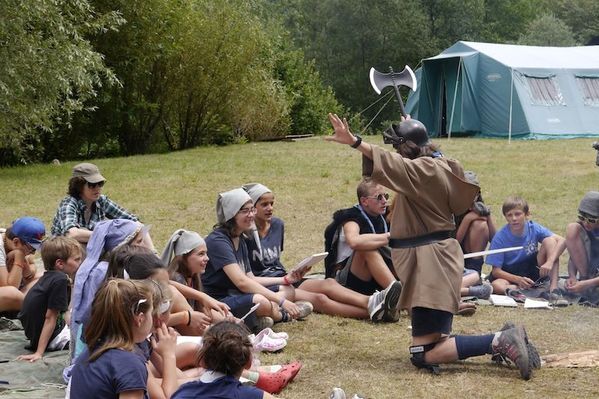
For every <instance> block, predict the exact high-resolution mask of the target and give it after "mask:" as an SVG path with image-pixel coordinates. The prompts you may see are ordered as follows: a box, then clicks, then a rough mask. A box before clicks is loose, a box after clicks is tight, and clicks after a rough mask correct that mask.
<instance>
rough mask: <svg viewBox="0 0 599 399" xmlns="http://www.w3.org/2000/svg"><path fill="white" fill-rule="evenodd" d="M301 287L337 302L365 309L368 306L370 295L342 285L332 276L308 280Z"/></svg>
mask: <svg viewBox="0 0 599 399" xmlns="http://www.w3.org/2000/svg"><path fill="white" fill-rule="evenodd" d="M300 288H301V289H302V290H306V291H310V292H315V293H320V294H325V295H326V296H328V297H329V298H331V299H333V300H335V301H337V302H341V303H345V304H348V305H353V306H356V307H360V308H363V309H367V308H368V298H369V297H367V296H366V295H362V294H360V293H358V292H356V291H354V290H350V289H349V288H346V287H344V286H342V285H341V284H339V283H338V282H337V281H335V280H334V279H332V278H327V279H325V280H306V281H304V282H303V283H302V284H301V285H300Z"/></svg>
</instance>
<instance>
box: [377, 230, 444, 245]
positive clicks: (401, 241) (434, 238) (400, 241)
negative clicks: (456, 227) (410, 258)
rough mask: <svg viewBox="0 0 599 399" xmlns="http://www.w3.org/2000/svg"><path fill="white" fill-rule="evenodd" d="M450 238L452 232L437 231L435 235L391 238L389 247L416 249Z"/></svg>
mask: <svg viewBox="0 0 599 399" xmlns="http://www.w3.org/2000/svg"><path fill="white" fill-rule="evenodd" d="M448 238H451V231H435V232H434V233H429V234H424V235H421V236H418V237H411V238H391V239H389V246H390V247H391V248H414V247H420V246H422V245H428V244H433V243H435V242H439V241H443V240H447V239H448Z"/></svg>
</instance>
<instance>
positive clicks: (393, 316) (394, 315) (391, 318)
mask: <svg viewBox="0 0 599 399" xmlns="http://www.w3.org/2000/svg"><path fill="white" fill-rule="evenodd" d="M399 313H400V311H399V306H397V307H396V308H395V309H392V310H391V311H390V312H389V314H383V322H385V323H397V322H398V321H399V316H400V315H399Z"/></svg>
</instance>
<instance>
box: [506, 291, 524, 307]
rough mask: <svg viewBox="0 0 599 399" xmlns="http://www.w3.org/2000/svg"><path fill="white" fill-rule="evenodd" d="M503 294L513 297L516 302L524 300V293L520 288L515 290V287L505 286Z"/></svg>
mask: <svg viewBox="0 0 599 399" xmlns="http://www.w3.org/2000/svg"><path fill="white" fill-rule="evenodd" d="M505 295H507V296H509V297H512V298H514V301H516V302H520V303H524V302H526V295H524V294H523V293H522V292H521V291H520V290H517V289H515V288H507V289H506V290H505Z"/></svg>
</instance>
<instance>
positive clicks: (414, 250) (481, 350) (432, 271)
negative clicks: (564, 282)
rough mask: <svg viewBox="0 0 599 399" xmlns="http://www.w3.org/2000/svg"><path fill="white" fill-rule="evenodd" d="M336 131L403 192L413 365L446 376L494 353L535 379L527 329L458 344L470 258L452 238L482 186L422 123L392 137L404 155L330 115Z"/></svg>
mask: <svg viewBox="0 0 599 399" xmlns="http://www.w3.org/2000/svg"><path fill="white" fill-rule="evenodd" d="M329 120H330V121H331V124H332V125H333V128H334V131H335V132H334V134H333V136H329V137H327V138H326V139H327V140H330V141H334V142H337V143H340V144H348V145H350V146H351V147H352V148H356V149H358V150H359V151H360V152H361V153H362V155H363V174H364V175H367V176H371V177H372V179H373V180H374V181H375V182H377V183H379V184H381V185H383V186H385V187H387V188H389V189H390V190H393V191H395V192H396V193H397V195H396V196H395V199H394V201H395V203H394V204H393V205H394V206H393V209H394V212H393V217H392V220H391V239H390V246H391V247H392V248H393V250H392V257H393V265H394V267H395V270H396V272H397V275H398V277H399V279H400V281H401V282H402V283H403V290H402V293H401V299H400V306H401V307H402V308H404V309H408V310H409V311H410V314H411V321H412V346H411V347H410V353H411V354H412V358H411V361H412V363H413V364H414V365H415V366H416V367H419V368H425V369H429V370H431V371H433V372H435V373H436V372H438V364H439V363H449V362H453V361H455V360H458V359H460V360H461V359H466V358H469V357H472V356H480V355H484V354H492V355H496V356H499V357H503V358H507V359H510V360H511V361H512V362H514V363H515V364H516V365H517V366H518V368H519V370H520V375H521V376H522V378H524V379H526V380H527V379H529V378H530V375H531V368H532V364H531V362H529V356H528V350H527V344H528V345H532V344H530V343H528V339H527V336H526V331H525V330H524V328H523V327H522V326H518V327H512V328H508V329H506V330H505V331H499V332H496V333H494V334H488V335H480V336H467V335H457V336H454V337H450V336H449V334H450V333H451V325H452V322H453V315H454V314H455V313H456V312H457V310H458V304H459V301H460V283H461V280H462V273H463V269H464V257H463V253H462V249H461V248H460V244H459V243H458V242H457V241H456V240H455V239H453V238H450V232H451V231H452V230H454V229H455V224H454V217H453V215H455V214H461V213H464V212H465V211H466V210H467V209H468V208H469V207H470V206H471V205H472V203H473V201H474V198H475V197H476V194H477V193H478V190H479V188H478V186H476V185H473V184H470V183H468V182H466V181H465V180H464V171H463V169H462V167H461V165H460V164H459V163H458V162H457V161H454V160H449V159H447V158H444V157H443V156H442V154H440V153H439V152H438V151H437V149H436V146H435V145H434V144H432V143H431V142H430V141H429V139H428V135H427V133H426V128H425V127H424V125H422V123H420V122H418V121H415V120H407V121H404V122H402V123H401V124H400V125H399V126H396V125H393V126H392V127H391V128H389V129H388V130H387V131H385V136H386V138H387V139H388V140H389V141H391V143H392V144H393V146H394V147H395V149H396V150H397V153H392V152H389V151H386V150H384V149H382V148H380V147H377V146H375V145H370V144H368V143H365V142H363V141H362V138H361V137H360V136H355V135H353V134H352V133H351V132H350V130H349V126H348V124H347V121H346V120H345V119H343V120H342V119H340V118H339V117H338V116H337V115H333V114H329Z"/></svg>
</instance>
